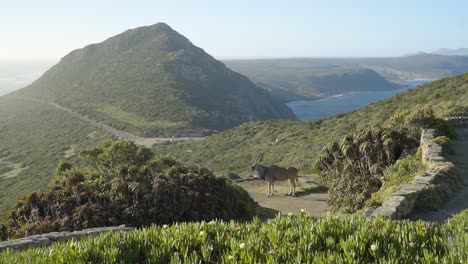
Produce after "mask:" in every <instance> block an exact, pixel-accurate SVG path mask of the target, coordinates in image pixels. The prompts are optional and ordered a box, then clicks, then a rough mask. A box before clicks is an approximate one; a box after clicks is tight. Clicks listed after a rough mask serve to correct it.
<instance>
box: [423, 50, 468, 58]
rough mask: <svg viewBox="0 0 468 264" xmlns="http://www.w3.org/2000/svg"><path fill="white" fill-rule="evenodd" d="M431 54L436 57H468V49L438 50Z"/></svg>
mask: <svg viewBox="0 0 468 264" xmlns="http://www.w3.org/2000/svg"><path fill="white" fill-rule="evenodd" d="M431 53H432V54H438V55H456V56H468V49H467V48H461V49H438V50H435V51H433V52H431Z"/></svg>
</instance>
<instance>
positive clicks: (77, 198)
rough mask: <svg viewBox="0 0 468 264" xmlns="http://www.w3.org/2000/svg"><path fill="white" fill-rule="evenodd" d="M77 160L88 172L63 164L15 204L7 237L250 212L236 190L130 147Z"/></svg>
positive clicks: (108, 146) (112, 145)
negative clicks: (41, 186) (87, 163)
mask: <svg viewBox="0 0 468 264" xmlns="http://www.w3.org/2000/svg"><path fill="white" fill-rule="evenodd" d="M83 156H85V157H87V158H88V159H89V161H90V162H91V164H93V166H91V167H87V168H76V167H70V166H68V165H64V164H63V163H61V164H60V166H59V169H58V170H57V172H58V175H57V180H56V182H55V184H53V185H52V186H50V187H49V188H48V189H46V190H43V191H40V192H37V193H33V194H31V195H28V196H26V197H24V198H22V199H20V200H19V201H18V202H17V203H16V205H15V206H14V207H13V209H12V210H11V211H10V213H9V218H8V222H7V227H8V229H9V230H8V232H7V233H8V234H9V236H10V237H18V236H26V235H31V234H37V233H44V232H51V231H61V230H79V229H84V228H90V227H99V226H111V225H120V224H126V225H131V226H147V225H150V224H153V223H157V224H169V223H172V222H182V221H199V220H211V219H215V218H217V219H225V220H228V219H237V220H246V219H251V218H252V217H253V215H254V214H255V213H256V204H255V203H254V201H253V200H252V199H251V198H250V196H249V195H248V193H247V192H246V191H244V190H243V189H241V188H240V187H237V186H234V185H231V184H230V183H228V182H227V180H226V179H224V178H217V177H215V176H214V175H213V174H212V173H211V172H210V171H209V170H207V169H203V168H198V167H195V166H192V167H184V166H181V165H180V164H179V163H177V162H176V161H174V160H172V159H169V158H160V159H155V160H151V159H149V158H150V157H151V155H150V154H149V152H148V150H146V149H141V148H138V147H137V146H135V145H134V143H133V142H130V141H106V142H104V143H102V144H101V145H100V146H98V147H95V148H93V149H90V150H87V151H85V152H83Z"/></svg>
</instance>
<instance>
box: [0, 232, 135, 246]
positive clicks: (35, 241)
mask: <svg viewBox="0 0 468 264" xmlns="http://www.w3.org/2000/svg"><path fill="white" fill-rule="evenodd" d="M130 230H132V228H131V227H126V226H109V227H97V228H89V229H84V230H80V231H73V232H68V231H63V232H53V233H47V234H40V235H34V236H29V237H23V238H19V239H14V240H8V241H3V242H0V252H1V251H2V250H4V249H7V248H10V249H14V250H22V249H28V248H32V247H42V246H48V245H50V244H52V243H54V242H57V241H68V240H72V239H74V240H77V239H81V238H83V237H88V236H96V235H99V234H101V233H104V232H115V231H124V232H126V231H130Z"/></svg>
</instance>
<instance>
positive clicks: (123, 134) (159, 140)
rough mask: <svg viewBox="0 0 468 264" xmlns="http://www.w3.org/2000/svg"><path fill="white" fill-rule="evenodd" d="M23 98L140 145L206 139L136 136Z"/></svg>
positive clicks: (59, 106) (146, 145) (69, 111)
mask: <svg viewBox="0 0 468 264" xmlns="http://www.w3.org/2000/svg"><path fill="white" fill-rule="evenodd" d="M22 99H28V100H32V101H35V102H39V103H44V104H48V105H51V106H53V107H55V108H56V109H59V110H62V111H64V112H67V113H69V114H71V115H73V116H76V117H78V118H79V119H81V120H83V121H85V122H86V123H88V124H89V125H91V126H94V127H97V128H100V129H103V130H105V131H107V132H109V133H111V134H113V135H114V136H116V137H118V138H124V139H129V140H132V141H134V142H135V143H136V144H138V145H141V146H145V147H148V148H149V147H151V146H152V145H153V144H156V143H162V142H168V141H169V142H172V141H176V140H202V139H204V137H182V138H166V137H154V138H145V137H139V136H135V135H133V134H130V133H128V132H125V131H123V130H118V129H116V128H113V127H111V126H109V125H106V124H103V123H101V122H98V121H96V120H94V119H91V118H89V117H87V116H83V115H81V114H79V113H77V112H74V111H72V110H71V109H68V108H66V107H63V106H61V105H58V104H56V103H52V102H46V101H42V100H37V99H29V98H22Z"/></svg>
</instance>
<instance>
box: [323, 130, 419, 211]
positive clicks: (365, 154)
mask: <svg viewBox="0 0 468 264" xmlns="http://www.w3.org/2000/svg"><path fill="white" fill-rule="evenodd" d="M417 145H418V141H416V140H414V139H411V138H408V137H406V136H405V134H404V133H399V132H396V131H393V130H390V129H383V130H364V131H359V132H358V133H352V134H348V135H346V136H345V137H344V138H343V140H342V141H341V142H340V143H338V142H336V141H335V142H333V143H330V144H328V145H327V146H325V147H324V148H323V150H322V155H321V156H320V158H319V160H318V162H317V166H318V168H319V169H320V171H321V175H322V176H323V177H324V178H325V180H326V182H327V185H328V186H329V187H330V189H329V193H330V198H329V200H328V203H329V204H331V205H333V206H334V207H335V208H340V209H343V210H344V211H347V212H354V211H356V210H357V209H360V208H362V206H363V205H364V203H365V202H366V201H367V200H368V199H369V198H370V197H371V195H372V193H374V192H376V191H378V190H379V189H380V187H381V186H382V180H381V177H382V176H383V174H384V170H385V168H387V167H388V166H389V165H391V164H393V163H395V161H396V160H397V159H398V158H399V157H400V156H401V154H402V153H403V151H405V150H407V151H409V152H411V151H412V150H413V149H415V148H416V147H417Z"/></svg>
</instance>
